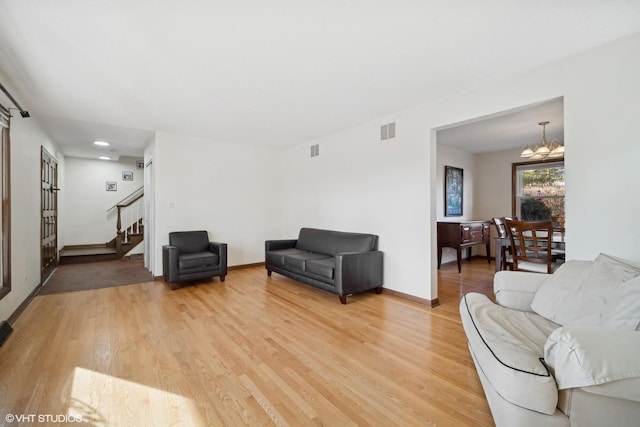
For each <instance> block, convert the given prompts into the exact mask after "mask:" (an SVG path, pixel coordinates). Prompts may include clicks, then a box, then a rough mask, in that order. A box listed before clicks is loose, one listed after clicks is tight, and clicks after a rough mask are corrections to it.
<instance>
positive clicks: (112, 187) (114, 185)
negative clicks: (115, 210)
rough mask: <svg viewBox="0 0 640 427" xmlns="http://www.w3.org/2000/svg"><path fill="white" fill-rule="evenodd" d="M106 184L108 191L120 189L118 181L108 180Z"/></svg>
mask: <svg viewBox="0 0 640 427" xmlns="http://www.w3.org/2000/svg"><path fill="white" fill-rule="evenodd" d="M105 186H106V189H107V191H118V183H117V182H115V181H107V182H106V183H105Z"/></svg>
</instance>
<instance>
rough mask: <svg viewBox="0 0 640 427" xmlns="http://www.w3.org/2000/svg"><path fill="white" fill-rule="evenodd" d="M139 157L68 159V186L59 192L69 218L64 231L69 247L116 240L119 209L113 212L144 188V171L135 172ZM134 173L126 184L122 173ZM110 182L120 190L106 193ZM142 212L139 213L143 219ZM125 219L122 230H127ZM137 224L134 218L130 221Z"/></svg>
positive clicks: (66, 220)
mask: <svg viewBox="0 0 640 427" xmlns="http://www.w3.org/2000/svg"><path fill="white" fill-rule="evenodd" d="M136 160H137V159H136V158H133V157H121V158H120V160H119V161H105V160H98V159H96V160H93V159H81V158H77V157H67V158H66V168H65V170H66V172H65V181H66V182H65V186H64V187H61V188H62V190H61V191H60V193H58V194H59V195H60V196H62V198H63V199H64V203H65V206H66V209H67V211H66V215H65V219H64V226H63V232H64V235H65V244H66V245H87V244H99V243H106V242H109V241H110V240H111V239H113V238H114V237H116V221H117V213H118V212H117V209H111V208H112V207H113V206H115V205H116V204H118V203H119V202H121V201H122V200H123V199H124V198H125V197H127V196H128V195H130V194H131V193H133V192H134V191H135V190H136V189H138V188H140V187H142V185H143V180H144V171H143V170H142V169H136ZM123 171H131V172H133V181H123V180H122V172H123ZM107 181H114V182H116V184H117V191H106V188H105V184H106V182H107ZM142 214H143V212H142V211H140V216H142ZM125 219H126V218H124V217H123V219H122V227H123V228H124V227H126V226H127V225H128V224H126V223H125ZM132 221H135V219H134V218H133V217H131V218H130V221H129V222H132Z"/></svg>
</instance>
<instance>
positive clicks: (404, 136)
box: [282, 113, 430, 297]
mask: <svg viewBox="0 0 640 427" xmlns="http://www.w3.org/2000/svg"><path fill="white" fill-rule="evenodd" d="M392 121H395V122H396V134H397V136H396V138H394V139H391V140H386V141H385V142H381V141H380V126H381V125H383V124H385V123H389V122H392ZM421 132H422V136H421V139H422V141H423V142H425V141H426V139H427V136H428V134H429V133H428V129H426V128H424V126H420V125H419V122H417V121H416V120H413V118H412V117H411V116H410V115H408V114H406V113H405V114H403V115H402V117H400V116H388V117H384V118H381V119H380V120H376V121H375V122H370V123H366V124H364V125H361V126H357V127H354V128H351V129H347V130H345V131H343V132H339V133H336V134H334V135H329V136H327V137H324V138H321V139H318V140H315V141H310V142H308V143H305V144H301V145H298V146H296V147H293V148H291V149H288V150H286V151H285V152H284V153H283V156H284V157H283V158H284V160H285V163H284V166H285V167H284V169H285V176H284V188H285V189H286V192H285V193H284V196H285V198H284V200H283V208H282V229H283V235H284V236H285V237H291V238H294V237H296V236H297V235H298V230H299V229H300V227H302V226H307V227H318V228H326V229H331V230H339V231H354V232H366V233H372V234H377V235H378V236H379V238H380V240H379V249H380V250H381V251H383V252H384V285H385V286H386V287H387V288H390V289H398V290H403V291H406V290H407V286H406V285H407V284H409V283H411V282H412V281H413V280H415V279H416V278H423V280H424V278H425V277H427V274H428V269H427V263H426V262H425V261H426V260H425V258H424V254H425V251H426V248H427V247H428V245H429V240H428V239H427V237H428V234H427V229H428V227H429V216H428V214H427V209H428V208H429V203H428V199H427V198H426V196H427V195H428V194H429V192H430V187H429V179H428V174H427V172H428V169H427V167H426V166H427V165H426V162H425V159H426V158H427V153H428V146H427V144H426V143H422V144H416V143H415V135H416V134H420V133H421ZM315 143H318V144H319V146H320V156H318V157H314V158H311V157H310V156H309V146H310V145H312V144H315ZM423 284H424V283H423ZM413 295H418V296H422V297H426V293H425V287H424V286H422V288H421V289H420V287H417V288H415V292H413Z"/></svg>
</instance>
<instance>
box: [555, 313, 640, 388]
mask: <svg viewBox="0 0 640 427" xmlns="http://www.w3.org/2000/svg"><path fill="white" fill-rule="evenodd" d="M639 354H640V332H637V331H626V330H618V329H609V328H594V327H576V326H571V327H562V328H558V329H556V330H555V331H553V332H552V333H551V334H550V335H549V338H548V339H547V342H546V343H545V346H544V358H545V361H546V363H547V364H548V365H549V366H550V367H551V368H552V369H553V371H554V375H555V378H556V382H557V383H558V388H559V389H567V388H577V387H588V388H585V391H589V392H593V393H596V394H604V395H608V396H611V397H618V398H623V399H628V400H640V357H639V356H638V355H639ZM589 386H596V387H589ZM590 388H592V389H593V390H590Z"/></svg>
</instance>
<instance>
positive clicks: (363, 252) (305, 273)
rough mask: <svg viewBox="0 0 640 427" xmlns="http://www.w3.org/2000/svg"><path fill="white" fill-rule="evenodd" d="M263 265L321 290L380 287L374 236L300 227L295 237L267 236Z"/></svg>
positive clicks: (342, 299) (379, 258)
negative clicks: (276, 238) (275, 238)
mask: <svg viewBox="0 0 640 427" xmlns="http://www.w3.org/2000/svg"><path fill="white" fill-rule="evenodd" d="M265 268H266V269H267V273H268V275H269V276H271V272H273V271H275V272H276V273H279V274H282V275H284V276H287V277H290V278H292V279H296V280H299V281H301V282H304V283H307V284H309V285H312V286H315V287H317V288H320V289H323V290H325V291H329V292H332V293H334V294H337V295H338V297H339V298H340V302H341V303H342V304H346V303H347V295H351V294H356V293H360V292H364V291H367V290H371V289H375V290H376V293H380V292H381V291H382V252H380V251H379V250H378V236H376V235H373V234H364V233H345V232H341V231H331V230H319V229H316V228H302V229H300V233H299V235H298V238H297V239H287V240H267V241H266V242H265Z"/></svg>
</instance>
